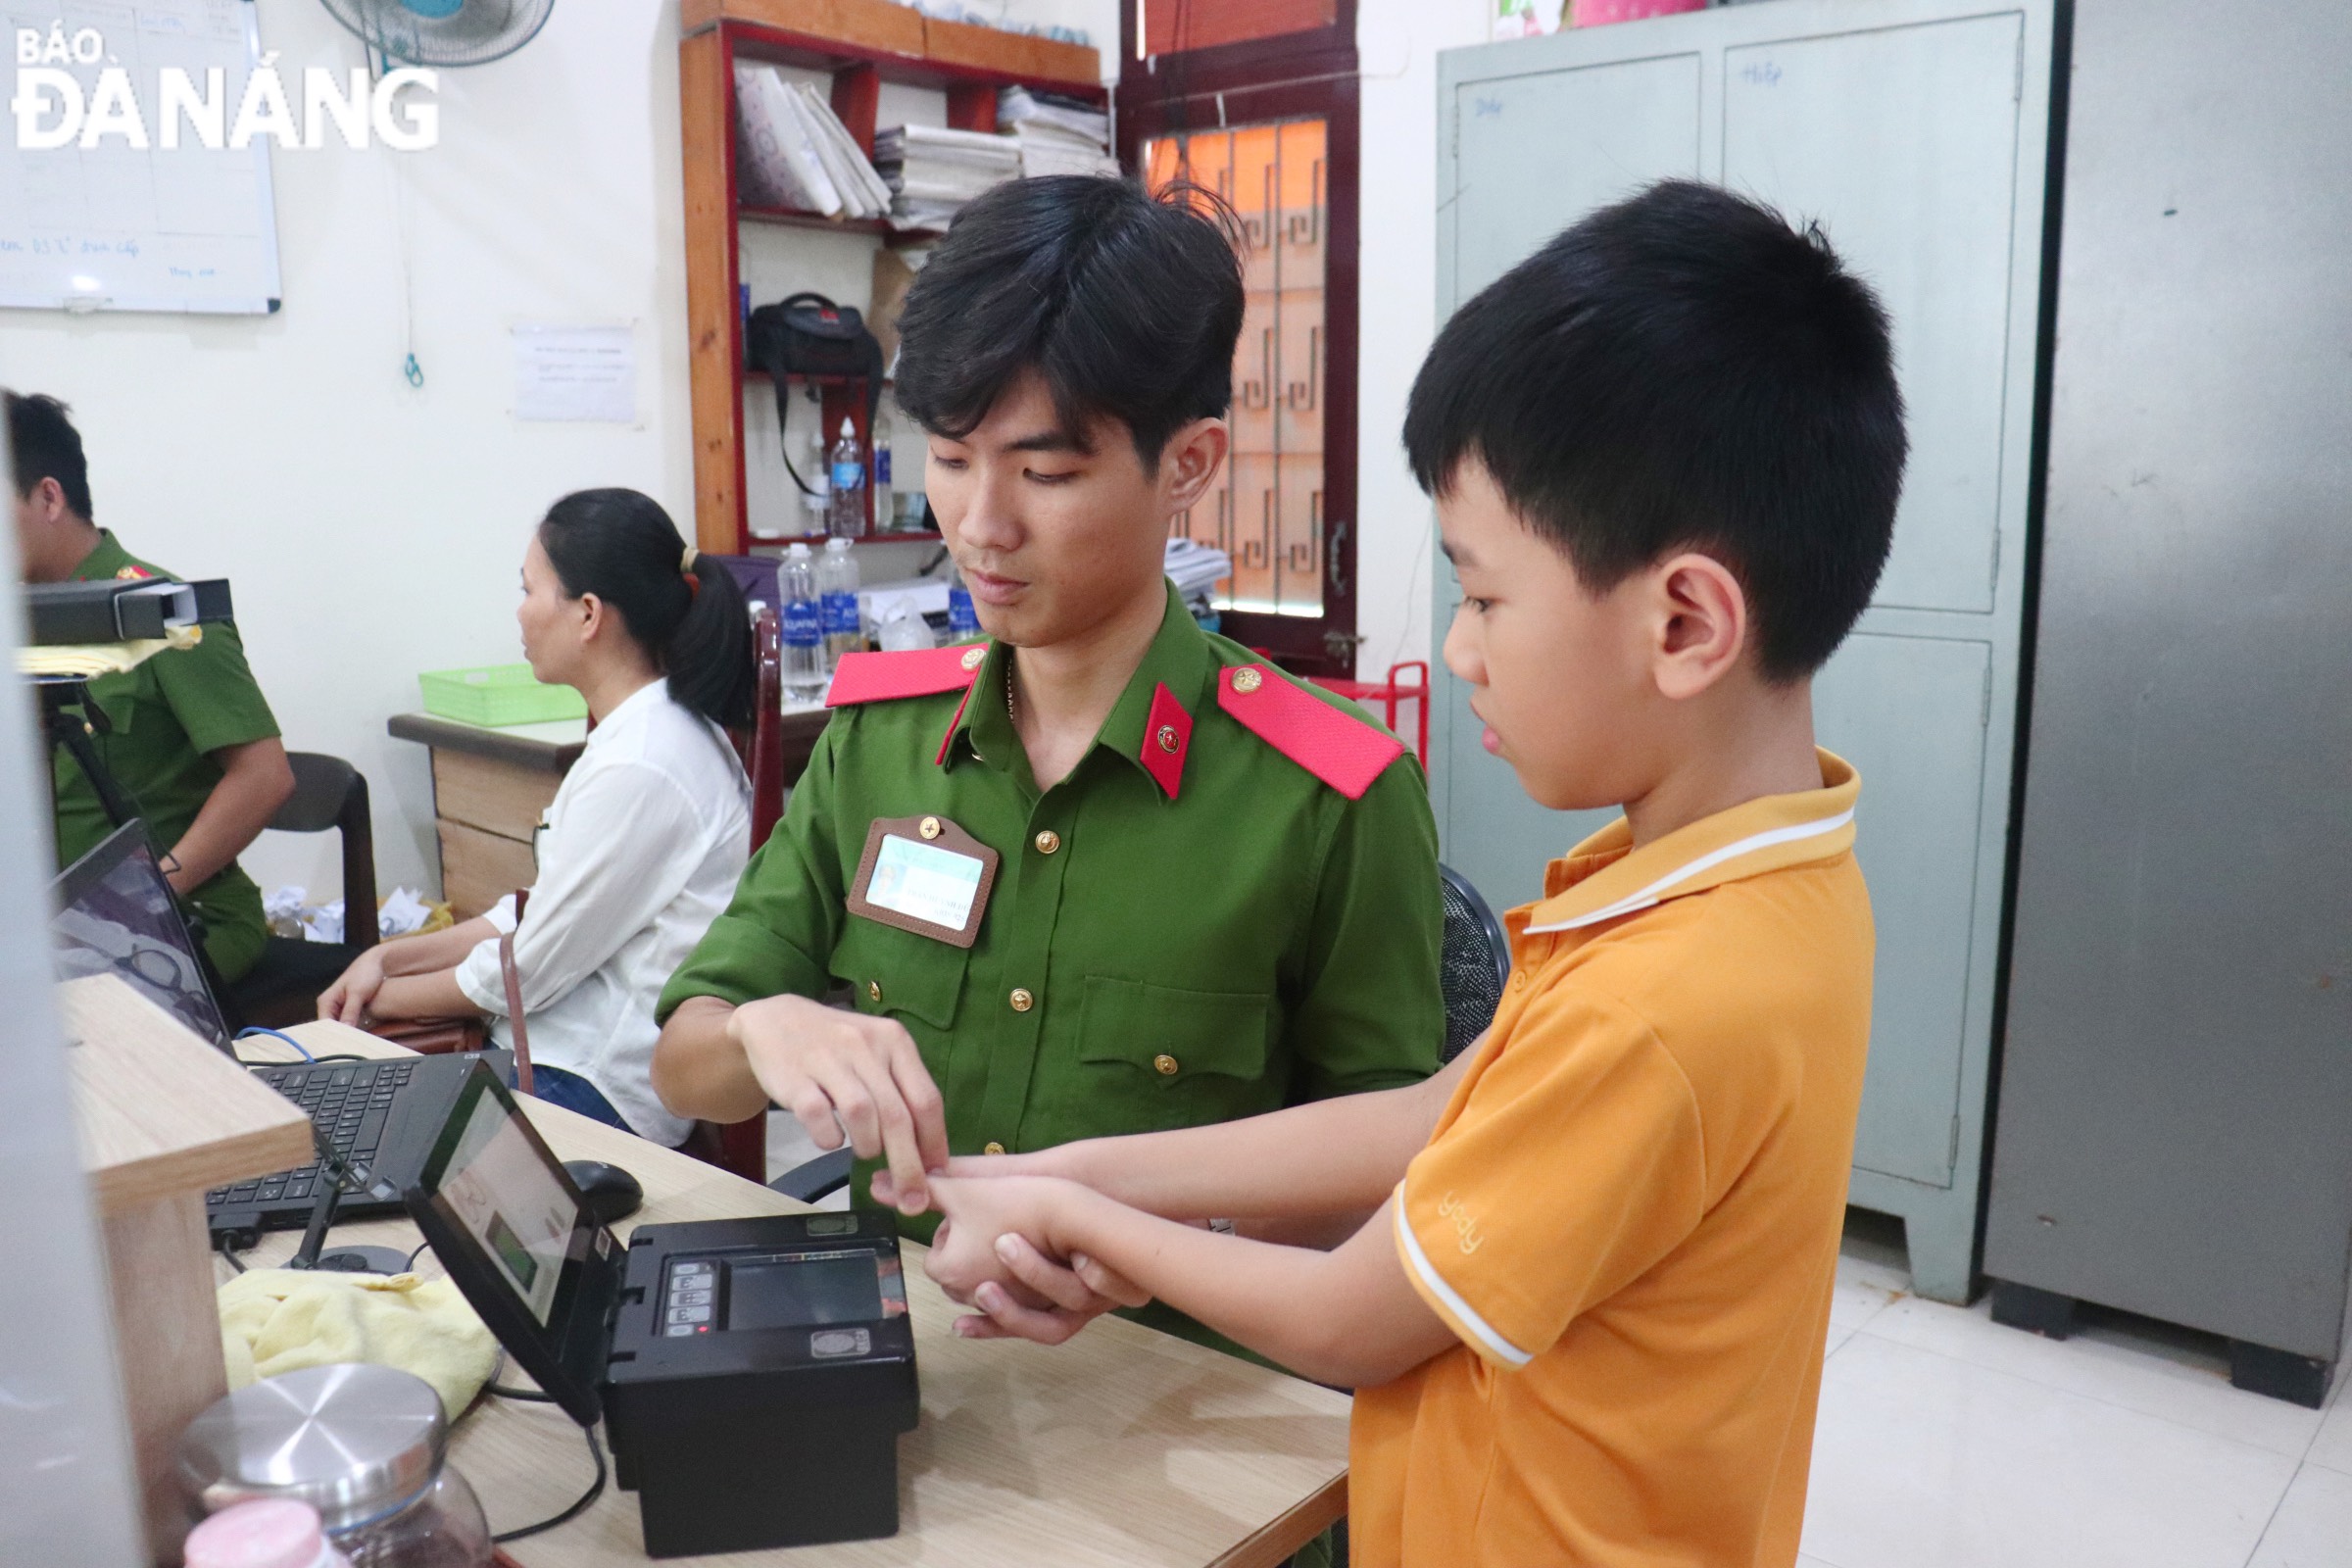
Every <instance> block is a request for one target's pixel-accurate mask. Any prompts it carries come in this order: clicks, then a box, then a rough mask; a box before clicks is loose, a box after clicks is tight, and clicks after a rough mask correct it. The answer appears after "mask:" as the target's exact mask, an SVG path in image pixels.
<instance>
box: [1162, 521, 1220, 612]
mask: <svg viewBox="0 0 2352 1568" xmlns="http://www.w3.org/2000/svg"><path fill="white" fill-rule="evenodd" d="M1162 560H1163V563H1164V564H1163V565H1162V566H1161V568H1160V569H1161V570H1163V571H1164V572H1166V573H1167V577H1168V581H1170V582H1172V583H1174V584H1175V585H1176V597H1178V598H1179V599H1182V600H1183V601H1185V603H1187V604H1192V603H1193V602H1195V601H1198V602H1199V603H1200V604H1201V605H1202V606H1203V607H1205V606H1206V605H1207V604H1208V602H1209V599H1210V597H1211V596H1212V595H1213V594H1214V593H1215V592H1216V587H1217V584H1218V583H1220V582H1223V581H1224V580H1225V579H1226V578H1228V577H1230V576H1232V575H1233V558H1232V557H1231V556H1229V555H1227V554H1226V553H1225V552H1224V551H1222V550H1218V549H1216V548H1214V547H1212V546H1209V545H1204V544H1201V542H1199V541H1198V540H1195V539H1188V538H1186V537H1184V536H1183V535H1181V534H1179V535H1178V536H1177V537H1175V538H1173V539H1170V540H1169V541H1168V543H1167V546H1166V549H1165V551H1164V552H1163V555H1162Z"/></svg>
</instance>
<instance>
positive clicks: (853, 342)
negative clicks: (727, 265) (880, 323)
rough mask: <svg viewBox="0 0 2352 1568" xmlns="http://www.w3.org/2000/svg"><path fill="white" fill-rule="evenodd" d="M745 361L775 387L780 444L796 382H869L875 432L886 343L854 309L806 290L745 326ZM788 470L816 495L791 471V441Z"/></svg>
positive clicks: (868, 413) (868, 416)
mask: <svg viewBox="0 0 2352 1568" xmlns="http://www.w3.org/2000/svg"><path fill="white" fill-rule="evenodd" d="M743 357H744V361H745V363H746V364H747V365H749V366H750V367H751V368H753V369H756V370H764V371H766V372H767V377H768V379H769V380H771V381H773V382H774V383H775V385H776V435H777V438H778V439H779V440H784V430H785V411H786V409H787V408H788V407H789V400H790V399H791V397H792V382H793V380H794V379H795V378H796V377H798V378H801V379H807V378H808V377H810V376H846V377H849V378H851V379H855V380H862V381H864V382H865V427H866V428H867V429H868V430H871V429H872V428H873V427H874V414H875V411H876V410H878V409H879V408H880V407H881V405H882V344H881V341H880V340H879V339H877V338H876V337H875V336H874V334H873V332H872V331H871V330H869V329H868V328H867V326H866V324H865V318H864V317H863V316H861V315H859V314H858V311H856V310H855V309H853V308H852V307H850V306H847V305H836V304H834V303H833V302H832V301H831V300H829V299H827V298H825V297H824V296H823V295H822V294H814V293H809V292H806V291H804V292H802V293H799V294H795V295H793V296H791V297H790V298H788V299H783V300H779V301H777V302H776V303H775V304H773V305H762V306H760V308H759V309H757V310H755V311H754V312H752V317H751V319H750V320H749V321H748V322H746V323H745V324H744V332H743ZM827 433H828V434H830V432H827ZM784 471H785V472H787V473H789V474H791V475H792V482H793V483H794V484H797V485H799V486H800V487H801V490H802V492H803V493H804V494H807V495H814V494H815V493H816V492H815V491H813V490H810V489H809V482H808V481H807V480H805V479H803V478H802V477H801V475H800V470H799V469H797V468H795V467H794V466H792V447H791V443H790V442H789V441H785V446H784Z"/></svg>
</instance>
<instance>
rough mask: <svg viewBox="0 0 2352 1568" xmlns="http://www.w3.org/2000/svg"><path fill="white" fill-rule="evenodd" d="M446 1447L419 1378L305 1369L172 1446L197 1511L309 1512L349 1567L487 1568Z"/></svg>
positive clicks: (442, 1423)
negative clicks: (249, 1507) (251, 1501)
mask: <svg viewBox="0 0 2352 1568" xmlns="http://www.w3.org/2000/svg"><path fill="white" fill-rule="evenodd" d="M448 1450H449V1422H448V1420H447V1419H446V1418H445V1417H444V1416H443V1415H442V1413H441V1397H440V1396H439V1395H437V1394H435V1393H434V1392H433V1390H432V1386H431V1385H430V1384H428V1383H426V1382H425V1381H424V1380H423V1379H421V1378H418V1377H414V1376H412V1375H410V1374H409V1373H406V1372H402V1371H398V1370H396V1369H394V1368H392V1367H386V1366H367V1365H358V1364H349V1365H339V1366H320V1367H308V1368H305V1369H303V1370H302V1371H299V1372H288V1373H284V1374H282V1375H281V1376H278V1377H274V1378H266V1379H264V1380H263V1381H261V1382H259V1383H256V1384H254V1385H252V1386H251V1387H250V1388H243V1389H239V1390H237V1391H236V1392H235V1393H234V1394H231V1395H228V1396H227V1397H224V1398H221V1399H217V1400H215V1401H214V1402H213V1404H212V1406H211V1407H210V1408H209V1409H207V1410H206V1411H205V1412H204V1414H202V1415H200V1416H198V1417H197V1418H196V1419H195V1421H193V1422H192V1423H190V1424H189V1427H188V1430H187V1431H186V1432H185V1433H183V1434H182V1435H181V1437H180V1441H179V1477H180V1484H181V1486H182V1488H183V1489H184V1490H185V1491H186V1493H187V1495H188V1497H189V1499H190V1500H191V1502H192V1503H193V1504H194V1506H195V1508H196V1510H197V1512H198V1513H199V1514H210V1513H216V1512H218V1511H220V1510H221V1509H222V1508H226V1507H228V1506H230V1505H231V1504H233V1503H237V1502H241V1501H244V1500H245V1499H247V1498H250V1497H290V1498H293V1499H295V1500H296V1501H300V1502H305V1503H308V1504H310V1506H312V1507H313V1508H316V1509H317V1510H318V1511H319V1521H320V1523H321V1524H323V1525H324V1526H325V1527H326V1533H327V1539H328V1540H329V1541H331V1542H332V1543H333V1544H334V1545H335V1548H336V1549H337V1550H339V1551H341V1552H342V1553H343V1554H344V1555H345V1556H346V1557H348V1558H350V1559H351V1563H352V1568H489V1564H490V1561H491V1553H492V1545H491V1541H490V1525H489V1522H488V1520H486V1519H485V1518H484V1517H483V1515H482V1505H481V1502H480V1500H479V1499H478V1498H476V1497H475V1496H474V1495H473V1489H472V1488H471V1487H469V1486H467V1485H466V1478H465V1477H464V1476H462V1475H460V1474H459V1473H458V1472H457V1471H456V1470H454V1469H452V1468H450V1467H449V1465H448V1464H447V1463H446V1462H445V1461H446V1460H447V1457H448Z"/></svg>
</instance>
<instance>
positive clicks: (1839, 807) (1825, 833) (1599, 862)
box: [1511, 747, 1862, 936]
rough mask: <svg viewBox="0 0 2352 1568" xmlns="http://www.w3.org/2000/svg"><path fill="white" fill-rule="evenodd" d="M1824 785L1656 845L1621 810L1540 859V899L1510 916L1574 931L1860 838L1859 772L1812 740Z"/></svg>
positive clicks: (1532, 925)
mask: <svg viewBox="0 0 2352 1568" xmlns="http://www.w3.org/2000/svg"><path fill="white" fill-rule="evenodd" d="M1814 755H1815V756H1817V757H1819V758H1820V759H1821V778H1822V787H1821V788H1820V789H1817V790H1800V791H1798V792H1797V793H1795V794H1793V795H1767V796H1763V797H1761V798H1759V799H1757V800H1753V801H1748V802H1746V803H1744V804H1742V805H1740V806H1735V807H1733V808H1732V809H1730V810H1728V811H1718V812H1716V813H1715V814H1714V815H1713V816H1709V817H1702V818H1700V819H1699V820H1698V821H1696V822H1692V823H1691V824H1690V825H1689V826H1688V827H1682V828H1677V829H1676V830H1675V831H1674V832H1672V833H1669V834H1667V835H1666V836H1665V837H1664V838H1662V839H1659V840H1658V841H1657V842H1656V843H1654V844H1645V845H1643V846H1642V848H1641V849H1639V850H1634V849H1632V848H1631V845H1632V843H1633V828H1632V827H1631V825H1629V824H1628V823H1627V822H1626V820H1625V818H1623V817H1619V818H1618V819H1617V820H1616V821H1614V822H1611V823H1610V824H1609V825H1608V826H1607V827H1604V828H1602V829H1601V830H1600V831H1599V832H1597V833H1595V834H1593V836H1592V837H1591V838H1589V839H1587V840H1585V842H1584V843H1582V844H1579V845H1578V846H1577V847H1576V848H1575V849H1573V850H1571V851H1569V852H1568V857H1567V858H1565V859H1560V860H1554V861H1552V862H1551V864H1550V865H1549V866H1547V867H1545V868H1544V895H1545V896H1544V900H1543V902H1542V903H1540V904H1537V905H1534V906H1532V907H1529V908H1527V909H1526V910H1524V911H1520V910H1514V911H1513V913H1514V914H1520V915H1522V917H1523V918H1524V920H1525V922H1526V924H1525V926H1524V927H1520V926H1519V921H1517V920H1514V921H1512V922H1511V923H1512V925H1513V926H1514V928H1519V929H1521V930H1522V931H1523V933H1524V934H1526V935H1531V936H1533V935H1538V934H1541V933H1543V932H1546V931H1573V930H1577V929H1580V928H1582V927H1584V926H1590V925H1598V924H1599V923H1600V922H1602V921H1604V920H1614V919H1617V918H1619V917H1621V916H1624V915H1628V914H1633V913H1636V912H1638V911H1640V910H1642V909H1646V908H1650V907H1653V906H1655V905H1657V904H1659V903H1662V902H1663V901H1665V900H1667V899H1674V898H1680V897H1682V896H1683V895H1684V894H1687V893H1703V892H1705V891H1706V890H1707V889H1708V888H1712V887H1718V886H1721V885H1722V884H1723V883H1726V882H1736V881H1739V880H1740V879H1741V878H1742V877H1751V876H1760V875H1762V874H1763V873H1764V872H1766V871H1778V870H1781V869H1783V868H1785V867H1788V866H1791V865H1801V864H1803V863H1805V862H1806V861H1809V860H1827V859H1830V858H1834V857H1836V856H1839V855H1843V854H1844V853H1845V852H1846V851H1848V850H1850V849H1852V848H1853V846H1854V798H1855V796H1856V795H1857V794H1858V793H1859V791H1860V789H1861V782H1862V781H1861V778H1860V776H1859V775H1858V774H1856V773H1855V772H1854V769H1853V766H1852V764H1851V763H1849V762H1847V761H1846V760H1844V759H1843V758H1841V757H1838V756H1836V755H1835V754H1833V753H1830V752H1826V751H1823V750H1821V749H1820V748H1819V747H1816V748H1814Z"/></svg>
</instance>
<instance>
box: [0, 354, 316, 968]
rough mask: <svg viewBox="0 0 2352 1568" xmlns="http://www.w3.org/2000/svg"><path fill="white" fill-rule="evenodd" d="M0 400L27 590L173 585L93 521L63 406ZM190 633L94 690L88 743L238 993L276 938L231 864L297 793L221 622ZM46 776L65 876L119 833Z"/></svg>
mask: <svg viewBox="0 0 2352 1568" xmlns="http://www.w3.org/2000/svg"><path fill="white" fill-rule="evenodd" d="M5 401H6V404H7V411H8V434H9V451H10V457H11V459H12V462H13V465H14V467H15V470H16V485H17V496H16V523H17V550H18V557H19V560H20V562H21V564H22V565H23V568H24V573H25V581H26V582H67V581H79V582H87V581H91V580H94V579H100V578H109V577H169V576H171V575H172V573H170V572H168V571H166V570H164V569H163V568H162V567H160V566H157V565H154V564H151V563H149V562H145V561H141V560H139V559H138V558H136V557H135V556H133V555H131V553H130V552H129V551H127V550H125V549H123V546H122V544H121V543H120V542H119V541H118V540H117V539H116V538H115V536H114V534H113V533H111V532H110V531H108V530H107V529H104V528H101V527H99V526H97V524H95V523H93V522H92V521H91V520H90V484H89V468H88V465H87V463H86V462H85V461H84V459H83V456H82V450H81V436H80V435H79V433H78V432H76V431H75V430H74V428H73V424H72V423H71V422H70V421H69V420H68V419H67V417H66V416H67V409H66V406H65V405H64V404H62V403H60V402H58V401H57V400H56V399H55V398H49V397H40V396H20V395H19V394H17V393H14V392H11V393H8V394H6V398H5ZM197 632H198V640H197V642H196V644H195V646H194V647H191V648H171V649H166V650H165V651H164V652H162V653H159V654H157V655H155V656H154V657H153V658H151V659H149V660H147V661H146V662H143V663H141V664H140V665H138V666H137V667H136V668H134V669H130V670H126V671H122V672H118V673H112V674H106V675H101V676H98V677H97V678H96V679H94V680H92V681H91V682H90V683H89V698H90V701H91V702H93V703H95V704H96V705H97V706H98V707H99V708H100V709H101V710H102V711H104V712H105V714H106V718H107V729H106V731H105V733H103V734H98V735H95V736H93V737H92V744H93V747H94V749H95V750H96V752H97V754H98V757H99V760H100V761H101V762H102V763H103V764H104V766H105V767H106V769H107V771H108V772H109V773H111V774H112V775H113V776H114V779H115V782H116V783H118V784H120V785H121V786H122V787H123V793H124V794H126V795H128V796H129V797H130V799H131V802H132V803H133V804H134V805H135V806H136V807H137V808H138V811H139V815H140V818H141V819H142V820H143V821H145V823H146V824H147V833H148V836H149V838H150V839H152V840H153V841H154V843H155V844H156V846H157V848H158V849H159V850H162V851H164V852H166V858H165V859H164V862H163V865H164V875H165V877H166V878H167V879H168V880H169V881H170V882H171V884H172V892H174V893H176V894H178V895H179V897H180V900H181V903H182V905H183V906H184V907H186V909H187V911H188V912H189V913H190V914H191V915H193V916H194V917H195V924H196V926H197V929H198V933H199V935H200V937H201V940H202V941H203V943H204V951H205V955H206V956H207V957H209V958H211V959H212V963H213V967H214V969H215V970H216V971H218V972H219V974H220V976H221V979H222V980H228V981H233V980H237V979H240V978H242V977H243V976H244V975H245V974H246V972H247V971H248V970H250V969H252V967H253V966H254V964H255V963H257V962H258V961H260V959H261V956H262V953H263V950H264V949H265V948H266V947H267V946H268V943H269V937H270V931H269V927H268V925H267V924H266V922H265V920H264V917H263V914H262V890H261V889H260V888H259V887H256V886H255V885H254V881H253V878H252V877H250V876H247V875H246V874H245V871H244V868H243V867H241V866H239V865H238V864H237V857H238V856H239V855H242V854H243V853H244V852H245V850H246V848H247V847H248V846H249V845H251V844H252V843H253V841H254V839H255V838H257V837H259V836H260V834H261V831H262V829H263V828H265V827H268V826H269V825H270V817H272V816H274V815H275V814H276V812H277V809H278V808H279V807H280V806H283V805H284V804H285V801H286V797H287V796H289V795H291V794H293V793H294V770H293V768H292V766H291V765H290V764H289V763H288V762H287V760H286V749H285V746H284V744H283V743H282V742H280V741H279V739H278V734H277V720H276V719H275V718H274V717H272V716H271V715H270V704H269V703H268V702H267V701H266V700H264V698H263V696H262V689H261V687H260V686H259V685H258V684H256V682H255V681H254V678H253V670H252V669H251V668H250V667H249V666H248V665H247V664H246V662H245V645H244V644H243V643H242V642H241V641H239V639H238V637H237V628H236V627H235V626H234V625H232V624H230V623H228V622H226V621H215V622H213V623H212V624H210V625H206V626H201V627H198V628H197ZM52 766H53V772H52V777H51V784H52V787H53V790H54V792H55V793H54V800H55V803H56V808H57V811H56V816H57V863H58V864H59V865H60V866H66V865H71V864H73V861H74V860H76V859H78V858H80V857H82V856H84V855H86V854H88V853H89V852H90V850H91V849H92V848H94V847H95V846H96V845H97V844H98V843H99V841H100V840H102V839H104V838H105V837H106V836H107V835H108V834H109V833H111V832H113V831H114V827H115V824H114V823H113V822H112V821H111V820H109V819H108V817H107V814H106V810H105V808H104V807H103V806H102V805H101V804H100V803H99V800H98V792H97V791H96V790H95V789H94V788H92V787H91V785H90V782H89V780H88V779H86V778H85V777H83V776H82V772H81V768H80V767H79V766H78V765H77V764H76V763H75V762H74V761H73V759H72V758H70V757H68V756H66V755H65V754H64V753H63V752H62V751H61V752H59V754H58V755H57V756H56V758H55V759H54V760H53V763H52Z"/></svg>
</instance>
